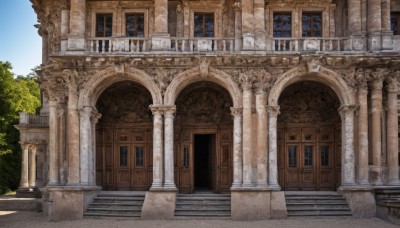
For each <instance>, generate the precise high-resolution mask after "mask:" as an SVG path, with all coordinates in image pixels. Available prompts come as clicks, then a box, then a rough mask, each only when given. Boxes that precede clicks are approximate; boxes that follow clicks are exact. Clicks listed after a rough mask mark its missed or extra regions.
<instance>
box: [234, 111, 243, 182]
mask: <svg viewBox="0 0 400 228" xmlns="http://www.w3.org/2000/svg"><path fill="white" fill-rule="evenodd" d="M231 113H232V116H233V183H232V189H234V188H240V187H242V182H243V160H242V159H243V157H242V156H243V155H242V114H243V108H238V107H232V108H231Z"/></svg>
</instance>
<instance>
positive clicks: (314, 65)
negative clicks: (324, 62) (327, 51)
mask: <svg viewBox="0 0 400 228" xmlns="http://www.w3.org/2000/svg"><path fill="white" fill-rule="evenodd" d="M307 69H308V73H309V74H311V73H318V72H319V69H321V63H320V61H319V60H317V59H311V60H310V61H308V62H307Z"/></svg>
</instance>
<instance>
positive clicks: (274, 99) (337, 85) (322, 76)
mask: <svg viewBox="0 0 400 228" xmlns="http://www.w3.org/2000/svg"><path fill="white" fill-rule="evenodd" d="M301 81H316V82H320V83H322V84H324V85H327V86H329V87H330V88H331V89H332V90H333V91H334V92H335V93H336V95H337V97H338V98H339V100H340V103H341V105H342V106H345V105H354V104H355V103H356V102H355V92H354V90H353V89H352V88H350V87H349V86H348V85H347V84H346V82H345V81H344V80H343V78H341V77H340V76H339V75H338V74H337V73H335V72H333V71H331V70H329V69H327V68H324V67H322V66H321V68H320V71H319V72H318V73H309V72H308V71H307V68H305V67H298V68H294V69H291V70H289V71H287V72H286V73H284V74H283V75H282V76H281V77H279V79H278V80H277V81H276V82H275V84H274V86H273V87H272V89H271V91H270V93H269V96H268V105H270V106H278V105H279V104H278V100H279V97H280V95H281V94H282V92H283V91H284V90H285V89H286V88H287V87H288V86H290V85H292V84H294V83H296V82H301Z"/></svg>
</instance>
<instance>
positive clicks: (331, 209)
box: [287, 206, 351, 211]
mask: <svg viewBox="0 0 400 228" xmlns="http://www.w3.org/2000/svg"><path fill="white" fill-rule="evenodd" d="M287 210H288V211H351V210H350V208H348V207H326V206H325V207H292V206H288V207H287Z"/></svg>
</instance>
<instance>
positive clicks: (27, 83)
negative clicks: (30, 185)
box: [0, 61, 40, 194]
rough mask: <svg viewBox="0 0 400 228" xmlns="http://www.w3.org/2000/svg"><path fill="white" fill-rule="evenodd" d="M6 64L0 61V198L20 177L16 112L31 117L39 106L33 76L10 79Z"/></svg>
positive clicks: (12, 188) (9, 65)
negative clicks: (27, 114)
mask: <svg viewBox="0 0 400 228" xmlns="http://www.w3.org/2000/svg"><path fill="white" fill-rule="evenodd" d="M11 70H12V67H11V64H10V63H9V62H2V61H0V194H4V193H5V192H7V191H9V190H15V189H17V188H18V185H19V178H20V173H21V147H20V145H19V132H18V130H17V129H16V128H14V125H15V124H18V122H19V114H18V112H20V111H23V112H27V113H30V114H35V112H36V110H37V108H38V107H39V106H40V89H39V86H38V85H37V83H36V81H35V80H36V74H35V73H34V72H32V73H30V74H29V75H28V76H27V77H24V76H18V77H17V78H16V79H15V78H14V74H13V73H12V72H11Z"/></svg>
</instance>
